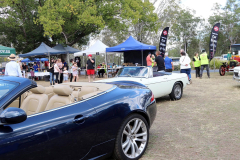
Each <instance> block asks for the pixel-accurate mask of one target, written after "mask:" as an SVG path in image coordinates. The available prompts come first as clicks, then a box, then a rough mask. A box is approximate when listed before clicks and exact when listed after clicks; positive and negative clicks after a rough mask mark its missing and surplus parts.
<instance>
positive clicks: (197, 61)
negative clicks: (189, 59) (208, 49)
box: [193, 53, 201, 78]
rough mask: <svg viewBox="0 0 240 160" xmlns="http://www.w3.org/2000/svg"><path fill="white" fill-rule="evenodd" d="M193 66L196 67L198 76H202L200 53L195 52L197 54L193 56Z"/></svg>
mask: <svg viewBox="0 0 240 160" xmlns="http://www.w3.org/2000/svg"><path fill="white" fill-rule="evenodd" d="M193 67H195V71H196V78H198V77H200V67H201V62H200V58H199V56H198V53H195V56H194V57H193Z"/></svg>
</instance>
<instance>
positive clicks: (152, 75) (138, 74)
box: [96, 66, 189, 100]
mask: <svg viewBox="0 0 240 160" xmlns="http://www.w3.org/2000/svg"><path fill="white" fill-rule="evenodd" d="M118 81H119V82H125V81H133V82H138V83H142V84H143V85H145V86H147V87H148V88H149V89H151V90H152V92H153V94H154V96H155V98H159V97H162V96H166V95H169V96H170V98H171V99H172V100H179V99H181V97H182V94H183V88H184V87H186V85H187V84H189V81H188V77H187V74H185V73H169V72H153V68H152V67H138V66H131V67H124V68H121V69H120V70H119V71H118V73H117V75H116V77H114V78H109V79H104V80H100V81H96V82H104V83H106V82H118Z"/></svg>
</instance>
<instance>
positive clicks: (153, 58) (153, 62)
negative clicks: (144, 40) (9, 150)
mask: <svg viewBox="0 0 240 160" xmlns="http://www.w3.org/2000/svg"><path fill="white" fill-rule="evenodd" d="M151 61H152V67H153V66H154V64H155V56H154V54H152V56H151Z"/></svg>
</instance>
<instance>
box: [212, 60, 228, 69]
mask: <svg viewBox="0 0 240 160" xmlns="http://www.w3.org/2000/svg"><path fill="white" fill-rule="evenodd" d="M214 61H215V69H219V68H220V66H221V65H222V63H223V62H227V61H223V60H219V59H212V60H211V62H210V68H211V69H214Z"/></svg>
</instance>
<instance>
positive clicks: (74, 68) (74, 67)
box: [72, 62, 78, 82]
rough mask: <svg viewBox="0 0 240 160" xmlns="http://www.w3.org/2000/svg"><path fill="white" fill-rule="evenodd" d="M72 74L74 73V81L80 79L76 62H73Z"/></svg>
mask: <svg viewBox="0 0 240 160" xmlns="http://www.w3.org/2000/svg"><path fill="white" fill-rule="evenodd" d="M72 74H73V81H75V82H76V80H77V81H78V66H77V63H76V62H74V63H73V66H72Z"/></svg>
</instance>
